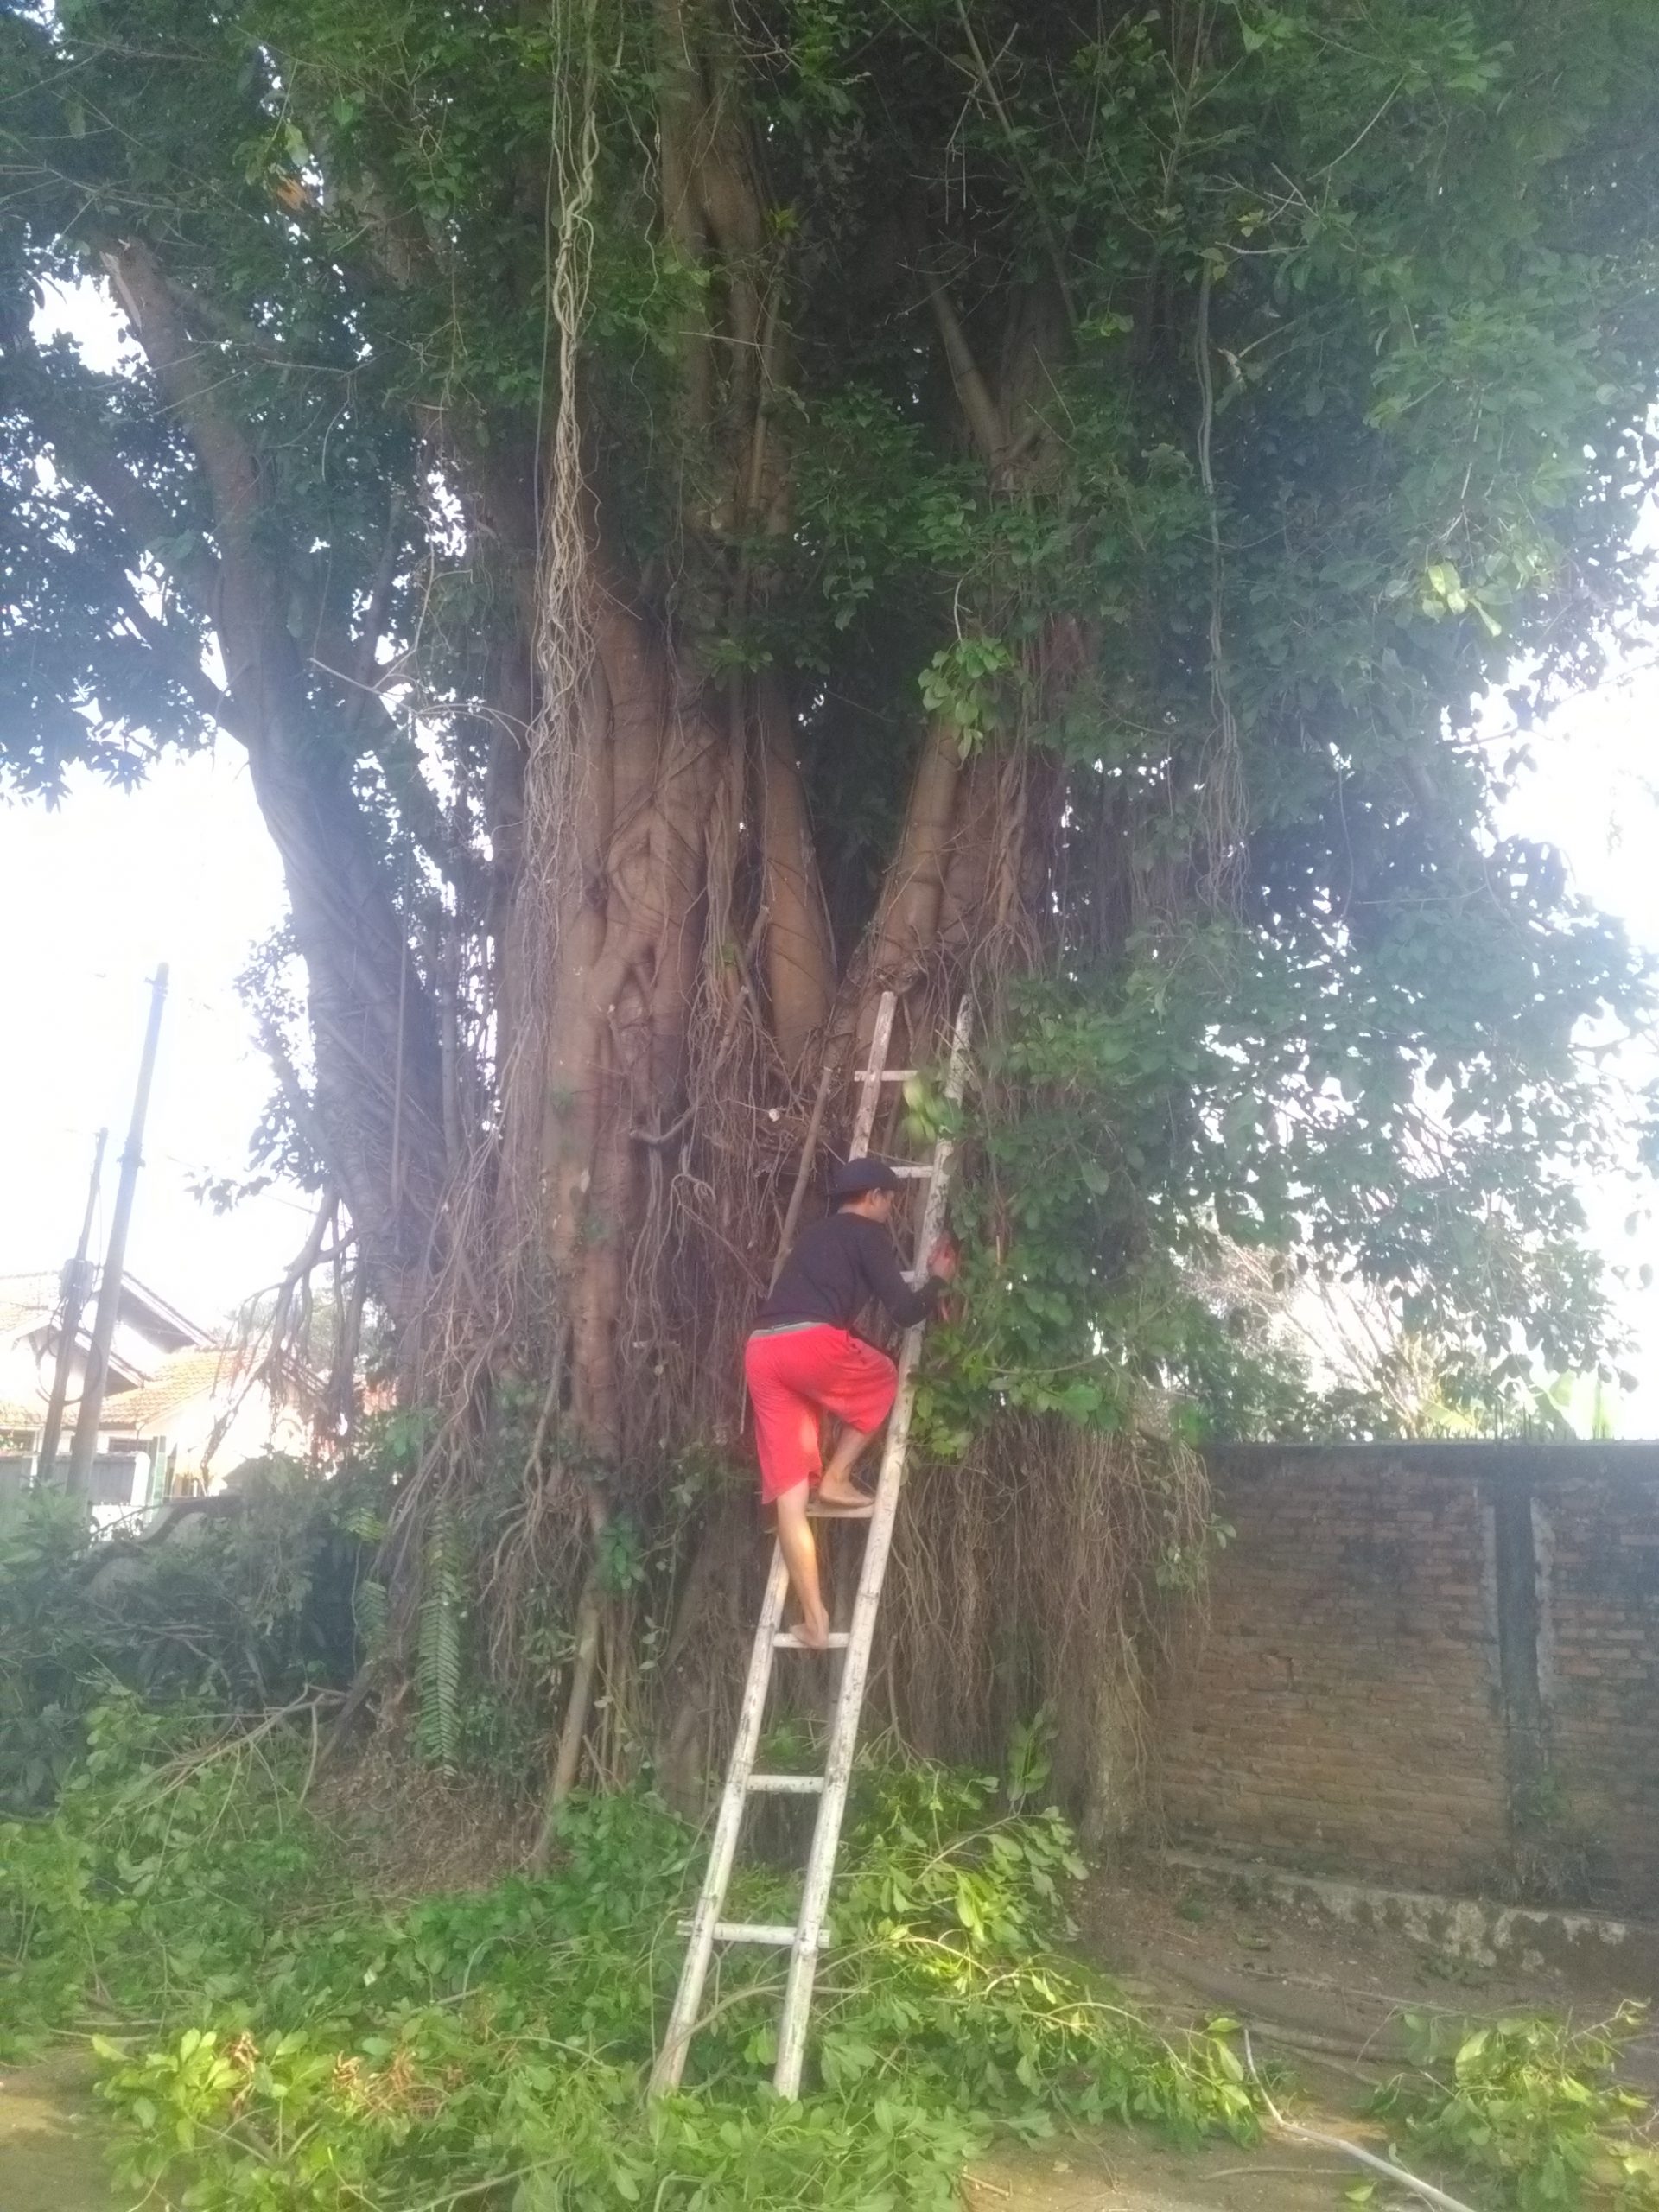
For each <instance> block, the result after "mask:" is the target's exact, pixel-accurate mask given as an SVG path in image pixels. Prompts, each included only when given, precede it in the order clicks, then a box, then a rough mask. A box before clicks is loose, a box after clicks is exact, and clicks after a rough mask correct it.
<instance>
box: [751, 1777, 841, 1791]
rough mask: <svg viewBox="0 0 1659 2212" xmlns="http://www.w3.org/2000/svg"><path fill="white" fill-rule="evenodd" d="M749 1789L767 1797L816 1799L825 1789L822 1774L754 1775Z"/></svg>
mask: <svg viewBox="0 0 1659 2212" xmlns="http://www.w3.org/2000/svg"><path fill="white" fill-rule="evenodd" d="M747 1788H749V1789H758V1790H760V1791H761V1792H762V1793H763V1795H765V1796H779V1797H815V1796H817V1795H818V1794H819V1792H820V1791H821V1790H822V1789H823V1776H822V1775H821V1774H752V1775H751V1776H750V1777H749V1779H748V1783H747Z"/></svg>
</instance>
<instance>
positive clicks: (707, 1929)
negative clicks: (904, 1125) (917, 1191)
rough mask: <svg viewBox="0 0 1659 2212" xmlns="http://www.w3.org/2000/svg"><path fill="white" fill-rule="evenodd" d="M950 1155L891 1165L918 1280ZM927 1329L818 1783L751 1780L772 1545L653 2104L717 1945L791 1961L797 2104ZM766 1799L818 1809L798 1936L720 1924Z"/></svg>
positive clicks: (789, 2045)
mask: <svg viewBox="0 0 1659 2212" xmlns="http://www.w3.org/2000/svg"><path fill="white" fill-rule="evenodd" d="M894 1005H895V998H894V994H893V992H892V991H884V992H883V993H882V995H881V998H880V1003H879V1005H878V1007H877V1008H876V1017H875V1026H874V1030H873V1032H872V1033H871V1037H870V1064H869V1065H868V1067H866V1068H861V1069H860V1070H859V1071H857V1073H856V1074H855V1077H854V1081H855V1082H856V1083H858V1084H861V1086H862V1088H861V1092H860V1096H859V1103H858V1110H857V1113H856V1115H855V1119H854V1122H853V1139H852V1143H851V1144H850V1146H849V1148H848V1157H849V1159H852V1160H856V1159H858V1158H860V1157H861V1155H862V1154H865V1153H866V1152H868V1149H869V1143H870V1137H871V1135H872V1134H873V1132H874V1128H875V1118H876V1114H877V1111H878V1109H879V1108H880V1101H881V1088H882V1085H883V1084H889V1083H903V1082H905V1081H906V1080H907V1079H908V1078H909V1077H911V1076H912V1074H914V1073H915V1071H914V1070H913V1069H911V1068H889V1067H888V1066H887V1049H888V1046H889V1044H890V1042H891V1040H892V1036H893V1010H894ZM968 1038H969V1002H968V1001H967V1000H966V999H964V1000H963V1001H962V1004H961V1006H960V1007H959V1008H958V1009H957V1020H956V1028H955V1032H954V1034H953V1036H952V1039H951V1044H950V1065H949V1069H948V1071H947V1074H946V1077H945V1086H944V1095H945V1096H946V1098H947V1099H948V1100H949V1101H950V1103H951V1104H952V1105H953V1106H955V1105H959V1104H960V1103H961V1102H962V1095H963V1088H964V1085H965V1084H966V1081H967V1076H968ZM954 1149H955V1147H954V1144H953V1141H952V1139H951V1136H950V1131H949V1129H948V1128H947V1130H946V1131H945V1133H944V1135H941V1136H939V1137H938V1139H937V1141H935V1144H934V1147H933V1156H932V1158H931V1160H918V1161H913V1162H898V1161H895V1162H894V1163H893V1164H894V1166H895V1169H896V1171H897V1173H899V1174H901V1175H908V1176H912V1177H915V1178H917V1179H920V1180H925V1184H926V1191H925V1196H924V1198H923V1203H922V1207H921V1216H920V1219H919V1220H918V1223H917V1226H916V1244H915V1254H914V1264H915V1269H916V1271H917V1274H918V1276H919V1273H920V1271H921V1270H922V1269H923V1268H925V1266H926V1263H927V1256H928V1254H929V1253H930V1252H931V1250H932V1249H933V1244H934V1242H935V1240H936V1239H937V1237H938V1234H939V1231H940V1230H941V1229H942V1228H943V1227H944V1201H945V1194H946V1191H947V1189H948V1187H949V1184H950V1162H951V1154H952V1153H953V1151H954ZM924 1327H925V1323H922V1322H918V1323H917V1325H916V1326H915V1327H914V1328H912V1329H907V1330H906V1332H905V1338H904V1343H903V1344H902V1346H901V1347H900V1350H899V1362H898V1364H899V1387H898V1392H897V1395H896V1396H895V1397H894V1400H893V1412H892V1414H891V1415H890V1417H889V1419H888V1422H887V1444H886V1447H885V1449H884V1450H883V1452H882V1455H881V1471H880V1478H879V1479H878V1481H877V1484H876V1488H875V1497H874V1503H873V1506H872V1509H871V1511H870V1514H869V1517H868V1522H866V1524H865V1525H866V1527H867V1529H868V1535H867V1536H866V1538H865V1543H864V1564H863V1567H862V1569H861V1573H860V1574H859V1579H858V1595H857V1597H856V1599H855V1601H854V1605H853V1620H852V1626H851V1628H850V1629H848V1630H832V1632H831V1634H830V1637H829V1645H830V1649H832V1650H839V1651H842V1652H843V1653H844V1655H845V1656H844V1658H843V1661H842V1675H841V1683H840V1687H839V1688H838V1689H837V1691H836V1703H835V1711H834V1714H833V1716H832V1718H831V1720H830V1725H829V1751H828V1754H827V1757H826V1760H825V1767H824V1771H823V1773H822V1774H757V1773H756V1772H755V1770H754V1760H755V1753H756V1751H758V1749H759V1747H760V1729H761V1724H762V1722H763V1720H764V1719H765V1717H766V1691H767V1689H768V1688H769V1687H770V1684H771V1681H772V1662H773V1660H774V1658H775V1656H776V1655H777V1654H778V1653H779V1651H798V1650H800V1649H803V1648H804V1647H803V1646H802V1644H801V1643H800V1642H799V1640H798V1637H796V1636H795V1634H794V1632H793V1631H792V1630H786V1629H785V1628H783V1626H782V1625H781V1624H782V1620H783V1612H784V1599H785V1593H786V1592H787V1589H788V1583H789V1577H788V1573H787V1570H786V1569H785V1565H784V1555H783V1552H782V1550H781V1548H779V1546H778V1545H777V1544H775V1543H774V1545H773V1546H772V1572H771V1573H770V1574H769V1575H768V1576H767V1578H766V1596H765V1598H764V1599H762V1600H761V1605H760V1620H759V1621H758V1622H757V1624H756V1625H755V1631H754V1644H753V1650H752V1651H751V1653H750V1656H749V1672H748V1679H747V1682H746V1683H745V1684H744V1688H743V1703H742V1706H741V1709H740V1711H739V1713H738V1720H737V1735H736V1739H735V1741H734V1744H733V1746H732V1758H731V1764H730V1765H729V1766H728V1769H727V1770H726V1786H725V1789H724V1790H723V1791H722V1792H721V1800H720V1814H719V1817H718V1818H717V1819H716V1821H715V1833H714V1838H713V1840H712V1842H711V1843H710V1845H709V1864H708V1867H707V1869H706V1871H705V1872H704V1874H703V1878H702V1893H701V1895H700V1896H699V1897H698V1899H697V1906H696V1912H695V1914H694V1915H693V1916H692V1919H691V1922H690V1942H689V1943H688V1945H687V1947H686V1954H685V1963H684V1965H683V1967H682V1968H681V1970H680V1986H679V1991H678V1993H677V1996H676V1998H675V1999H674V2009H673V2011H672V2012H671V2013H670V2015H669V2019H668V2027H667V2030H666V2031H665V2033H664V2037H663V2044H662V2048H661V2050H659V2051H658V2054H657V2063H656V2064H655V2066H654V2067H653V2068H652V2076H651V2092H652V2095H653V2096H657V2095H659V2094H662V2093H663V2092H664V2091H665V2090H669V2089H673V2088H677V2087H678V2086H679V2082H680V2076H681V2075H682V2074H683V2071H684V2069H685V2061H686V2054H687V2052H688V2051H689V2050H690V2044H691V2038H692V2037H693V2035H694V2034H695V2033H696V2028H697V2024H698V2012H699V2007H700V2006H701V2005H702V1992H703V1985H704V1983H705V1982H706V1981H707V1980H708V1975H709V1961H710V1958H711V1957H712V1955H713V1953H714V1948H715V1944H716V1943H760V1944H764V1945H769V1946H772V1947H773V1948H777V1949H779V1950H786V1951H787V1952H788V1953H789V1955H790V1956H789V1979H788V1981H787V1983H786V1984H785V1991H784V2008H783V2017H782V2020H781V2022H780V2024H779V2036H778V2063H777V2066H776V2068H775V2069H773V2073H772V2084H773V2087H774V2088H776V2089H777V2091H778V2093H779V2095H780V2096H785V2097H796V2096H798V2095H799V2094H800V2088H801V2068H802V2065H803V2063H804V2060H805V2056H806V2031H807V2023H808V2020H809V2018H810V2014H811V2010H812V1985H813V1982H814V1980H815V1979H816V1978H817V1969H818V1955H819V1953H820V1952H821V1951H822V1950H823V1948H825V1946H826V1944H827V1942H828V1936H827V1934H826V1931H825V1928H824V1918H825V1915H826V1912H827V1910H828V1909H829V1885H830V1883H831V1881H832V1880H833V1879H834V1877H835V1871H836V1849H837V1847H838V1846H839V1844H840V1841H841V1823H842V1815H843V1814H844V1812H845V1810H846V1805H847V1788H848V1784H849V1782H850V1780H851V1778H852V1771H853V1754H854V1751H855V1749H856V1748H857V1744H858V1723H859V1717H860V1714H861V1712H862V1710H863V1706H864V1688H865V1683H866V1681H867V1680H868V1675H869V1668H870V1650H871V1646H872V1644H873V1643H874V1637H875V1616H876V1609H877V1607H878V1606H879V1605H880V1602H881V1585H882V1583H883V1581H884V1580H886V1577H887V1554H888V1552H889V1550H890V1548H891V1547H892V1543H893V1517H894V1516H895V1514H896V1513H897V1511H898V1510H899V1491H900V1489H901V1488H902V1486H903V1484H904V1478H905V1462H906V1456H907V1452H908V1448H909V1441H910V1421H911V1414H912V1408H914V1405H915V1402H916V1361H917V1357H918V1354H919V1352H920V1351H921V1344H922V1331H923V1328H924ZM768 1795H776V1796H802V1797H807V1796H816V1797H817V1798H818V1800H819V1804H818V1817H817V1823H816V1825H815V1827H814V1828H813V1831H812V1848H811V1852H810V1855H809V1857H808V1859H807V1863H806V1878H805V1882H804V1887H803V1890H802V1894H801V1911H800V1918H799V1919H798V1921H797V1922H796V1923H795V1925H794V1926H793V1927H792V1928H791V1927H785V1926H776V1927H773V1926H768V1925H766V1924H765V1923H753V1922H748V1921H734V1920H722V1919H721V1911H722V1910H723V1909H724V1906H725V1903H726V1892H727V1890H728V1887H729V1886H730V1883H731V1878H732V1867H733V1864H734V1860H735V1859H736V1856H737V1843H738V1835H739V1832H740V1830H741V1827H742V1825H743V1813H744V1808H745V1807H746V1805H747V1802H748V1800H749V1799H750V1798H751V1797H754V1796H768Z"/></svg>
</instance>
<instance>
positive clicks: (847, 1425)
mask: <svg viewBox="0 0 1659 2212" xmlns="http://www.w3.org/2000/svg"><path fill="white" fill-rule="evenodd" d="M902 1187H903V1185H902V1184H901V1182H900V1180H899V1177H898V1176H897V1175H896V1174H895V1173H893V1169H892V1168H891V1167H889V1166H887V1162H886V1161H885V1160H872V1159H869V1158H868V1157H866V1158H864V1159H861V1160H848V1161H847V1163H846V1164H845V1166H841V1167H838V1168H836V1172H835V1173H834V1174H833V1175H832V1176H831V1177H830V1179H829V1201H830V1205H831V1207H832V1208H833V1211H831V1212H830V1213H829V1215H828V1216H827V1217H825V1218H824V1219H823V1221H820V1222H816V1223H814V1224H813V1225H812V1227H811V1228H810V1229H809V1230H807V1231H806V1233H805V1235H804V1236H802V1237H801V1239H800V1241H799V1242H798V1243H797V1245H796V1246H795V1249H794V1250H793V1251H792V1252H791V1254H790V1255H789V1258H788V1260H787V1261H786V1262H785V1265H784V1268H783V1271H782V1273H781V1274H779V1278H778V1280H777V1281H776V1283H775V1284H774V1285H773V1286H772V1294H771V1296H770V1297H769V1298H768V1299H767V1300H766V1304H765V1305H764V1306H762V1307H761V1308H760V1314H759V1316H758V1317H757V1319H756V1321H755V1325H754V1328H753V1332H752V1333H751V1335H750V1337H749V1340H748V1343H747V1345H746V1346H745V1348H744V1355H743V1371H744V1375H745V1376H746V1378H747V1382H748V1386H749V1396H750V1399H751V1401H752V1402H753V1407H754V1439H755V1446H756V1448H757V1450H758V1452H759V1453H760V1495H761V1497H762V1498H763V1499H764V1500H765V1502H766V1503H767V1504H768V1505H775V1506H776V1508H777V1510H778V1542H779V1547H780V1548H781V1549H782V1552H783V1554H784V1560H785V1564H786V1565H787V1567H788V1568H789V1579H790V1581H791V1583H792V1584H793V1586H794V1590H795V1595H796V1599H797V1600H798V1603H799V1605H800V1609H801V1622H800V1627H799V1630H798V1635H799V1637H800V1640H801V1642H802V1643H803V1644H804V1645H805V1647H806V1649H808V1650H809V1651H823V1650H825V1649H828V1646H829V1614H828V1612H827V1611H825V1609H824V1604H823V1597H822V1595H821V1594H820V1592H819V1588H818V1555H817V1546H816V1544H815V1543H814V1542H813V1541H812V1530H811V1529H810V1526H809V1524H808V1519H807V1516H808V1513H809V1512H810V1511H811V1510H817V1513H819V1514H820V1515H822V1516H825V1517H832V1516H859V1515H863V1514H867V1513H868V1512H869V1510H870V1499H869V1497H868V1494H867V1493H866V1492H865V1491H861V1490H860V1489H859V1488H858V1487H857V1485H856V1484H855V1482H854V1481H853V1469H854V1467H855V1465H857V1463H858V1460H859V1459H860V1457H861V1454H862V1453H863V1452H864V1451H865V1450H866V1448H867V1447H868V1445H869V1443H870V1440H871V1439H872V1438H873V1437H874V1435H875V1433H876V1432H877V1431H878V1430H879V1429H880V1427H881V1425H882V1423H883V1422H884V1421H886V1420H887V1415H888V1414H890V1413H891V1412H892V1410H893V1397H894V1395H895V1394H896V1392H897V1389H898V1386H899V1370H898V1369H897V1367H896V1366H895V1365H894V1363H893V1361H892V1360H890V1359H889V1358H888V1357H887V1354H886V1352H884V1351H877V1350H876V1348H875V1346H874V1344H867V1343H866V1342H865V1341H864V1339H863V1338H862V1337H860V1336H855V1334H854V1332H853V1324H854V1322H855V1320H856V1319H858V1316H859V1314H860V1313H861V1312H862V1311H863V1309H864V1307H865V1306H868V1304H869V1303H870V1302H871V1301H872V1300H879V1301H880V1304H881V1305H882V1306H885V1307H886V1309H887V1313H888V1316H889V1317H890V1319H893V1321H895V1322H896V1323H897V1324H898V1325H899V1327H900V1328H901V1329H910V1328H914V1327H916V1326H917V1325H918V1323H920V1322H923V1321H925V1320H926V1319H928V1318H929V1317H930V1315H931V1313H933V1311H934V1309H935V1307H936V1306H938V1301H939V1300H940V1298H941V1297H942V1296H943V1294H944V1290H945V1288H946V1287H947V1285H949V1284H950V1282H951V1281H953V1280H954V1279H955V1276H956V1272H957V1261H956V1252H955V1248H954V1247H953V1246H952V1245H951V1243H950V1240H949V1238H947V1237H944V1236H941V1237H940V1238H939V1239H938V1242H937V1243H935V1245H934V1247H933V1249H932V1250H931V1252H930V1253H929V1255H928V1262H927V1265H928V1279H927V1281H925V1283H924V1284H923V1285H922V1287H921V1288H920V1289H919V1290H912V1288H911V1287H910V1285H909V1284H908V1283H907V1282H906V1281H905V1278H904V1276H903V1274H902V1273H901V1272H900V1270H899V1255H898V1253H897V1252H896V1251H895V1250H894V1249H893V1237H892V1234H891V1232H890V1231H889V1230H888V1227H887V1224H888V1222H889V1220H890V1219H891V1217H892V1214H893V1198H894V1195H895V1193H896V1192H899V1190H900V1189H902ZM823 1414H834V1415H835V1417H836V1420H837V1421H840V1422H842V1433H841V1438H840V1440H839V1441H838V1443H837V1444H836V1448H835V1451H834V1452H833V1453H832V1454H831V1455H830V1459H829V1465H827V1466H826V1467H824V1469H823V1480H822V1482H821V1483H820V1484H819V1485H818V1491H817V1500H816V1503H814V1502H813V1501H811V1499H810V1485H811V1483H812V1480H813V1478H814V1477H815V1476H816V1475H817V1472H818V1468H819V1425H820V1421H821V1419H822V1416H823Z"/></svg>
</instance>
